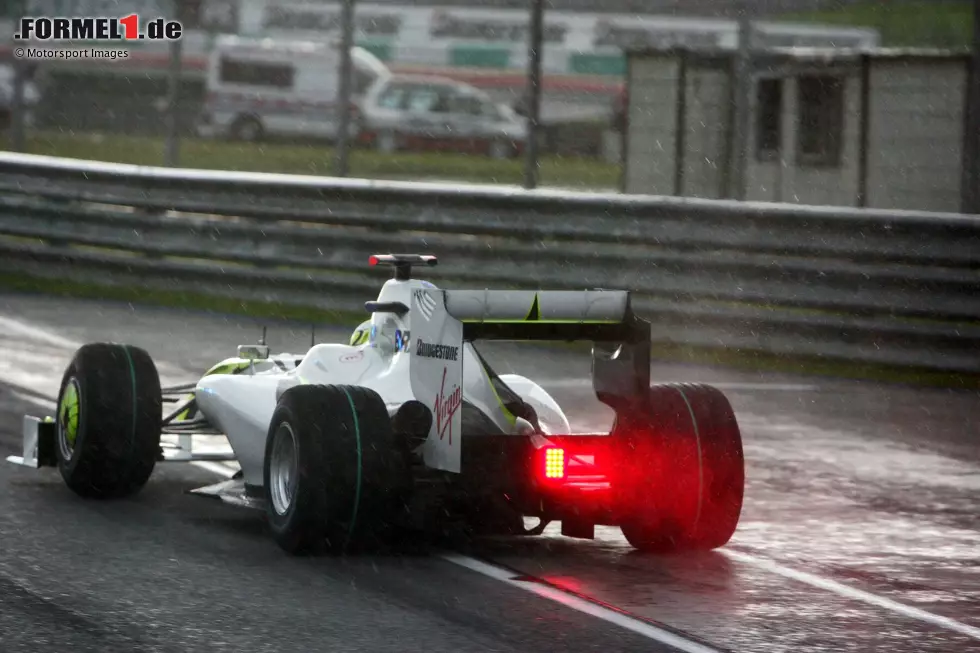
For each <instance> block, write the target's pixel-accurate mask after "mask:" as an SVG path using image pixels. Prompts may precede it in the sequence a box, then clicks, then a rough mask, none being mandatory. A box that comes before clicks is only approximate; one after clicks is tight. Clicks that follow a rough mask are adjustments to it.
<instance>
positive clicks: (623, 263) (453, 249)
mask: <svg viewBox="0 0 980 653" xmlns="http://www.w3.org/2000/svg"><path fill="white" fill-rule="evenodd" d="M384 251H420V252H426V253H433V254H436V255H438V256H439V257H440V265H439V267H437V268H433V269H432V270H426V274H427V276H428V278H430V279H431V280H432V281H433V282H435V283H437V284H440V285H444V286H447V287H469V288H484V287H501V288H507V287H511V288H555V289H577V288H621V289H629V290H632V291H634V293H635V306H636V309H637V311H638V312H640V313H641V314H644V315H645V316H646V317H649V318H650V319H652V320H653V323H654V329H653V338H654V341H655V342H659V343H671V344H675V345H688V346H696V347H718V348H726V349H740V350H747V351H755V352H766V353H776V354H792V355H801V356H821V357H827V358H831V359H843V360H847V361H852V362H866V363H883V364H894V365H902V366H916V367H925V368H932V369H937V370H946V371H959V372H980V216H972V215H956V214H930V213H922V212H910V211H883V210H856V209H844V208H836V207H833V208H831V207H811V206H795V205H775V204H755V203H734V202H719V201H709V200H694V199H679V198H665V197H652V196H636V195H619V194H595V193H569V192H565V191H561V192H558V191H549V190H536V191H524V190H517V189H511V188H506V187H494V186H465V185H455V186H449V185H437V184H416V183H400V182H376V181H366V180H352V179H330V178H320V177H301V176H291V175H272V174H253V173H229V172H220V171H201V170H184V169H172V168H147V167H138V166H129V165H119V164H107V163H98V162H84V161H77V160H73V159H57V158H51V157H38V156H30V155H20V154H12V153H0V261H2V263H0V267H2V268H5V269H7V270H16V271H18V272H21V273H24V274H38V275H52V274H57V275H63V274H71V275H72V276H73V277H75V278H79V277H81V278H85V279H89V280H97V281H101V282H109V283H126V284H133V283H135V284H140V285H145V286H154V287H167V288H176V289H185V288H193V289H194V290H196V291H200V292H212V293H220V294H224V295H230V296H235V297H240V298H259V299H272V300H276V301H280V302H285V303H295V304H305V305H311V306H317V307H323V308H335V309H336V308H339V309H351V310H363V302H364V301H365V300H366V299H370V298H372V297H373V296H374V295H376V293H377V291H378V289H379V287H380V283H381V281H382V280H381V279H380V278H378V276H377V273H376V272H375V271H373V270H370V269H367V268H366V266H365V261H366V257H367V255H368V254H370V253H374V252H384Z"/></svg>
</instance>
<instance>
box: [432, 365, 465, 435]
mask: <svg viewBox="0 0 980 653" xmlns="http://www.w3.org/2000/svg"><path fill="white" fill-rule="evenodd" d="M446 371H447V370H446V368H445V367H444V368H442V384H441V385H440V386H439V394H437V395H436V403H435V406H433V410H432V412H434V413H435V414H436V431H438V432H439V439H440V440H442V439H443V438H444V437H445V436H446V435H447V434H448V435H449V444H450V446H452V444H453V428H452V425H453V415H455V414H456V411H458V410H459V407H460V406H461V405H462V403H463V390H462V388H460V387H459V386H458V385H457V386H453V389H452V392H450V393H449V396H448V397H447V396H446Z"/></svg>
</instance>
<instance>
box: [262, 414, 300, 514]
mask: <svg viewBox="0 0 980 653" xmlns="http://www.w3.org/2000/svg"><path fill="white" fill-rule="evenodd" d="M273 437H274V439H273V441H272V454H271V455H270V457H269V486H270V487H269V490H270V495H271V499H272V508H273V510H275V511H276V514H279V515H285V514H286V513H287V512H288V511H289V508H290V506H292V505H293V498H294V497H295V496H296V485H297V483H298V481H299V473H298V467H299V457H298V456H297V449H298V447H297V446H296V434H295V433H294V432H293V427H292V426H290V425H289V423H288V422H283V423H282V424H280V425H279V428H278V429H276V434H275V436H273Z"/></svg>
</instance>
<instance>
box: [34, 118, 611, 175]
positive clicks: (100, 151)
mask: <svg viewBox="0 0 980 653" xmlns="http://www.w3.org/2000/svg"><path fill="white" fill-rule="evenodd" d="M26 152H28V153H30V154H44V155H48V156H59V157H67V158H71V159H86V160H93V161H108V162H111V163H130V164H135V165H146V166H156V165H163V160H164V159H163V153H164V142H163V139H160V138H153V137H149V136H128V135H120V134H88V133H85V134H83V133H71V132H49V131H39V132H34V133H32V134H30V137H29V138H28V141H27V144H26ZM180 165H181V166H182V167H187V168H200V169H206V170H233V171H242V172H275V173H285V174H299V175H324V176H329V175H331V174H333V165H334V162H333V150H332V149H331V148H329V147H328V146H326V145H301V144H284V143H275V144H268V143H261V144H253V143H234V142H229V141H221V140H208V139H192V138H186V139H183V140H182V141H181V144H180ZM350 166H351V174H352V176H354V177H365V178H369V179H408V178H411V179H416V180H418V179H440V180H442V179H444V180H454V181H472V182H480V183H498V184H519V183H521V181H522V179H523V174H524V173H523V166H524V163H523V160H521V159H513V160H503V161H498V160H495V159H490V158H487V157H480V156H468V155H464V154H453V153H429V152H423V153H419V152H404V153H397V154H381V153H378V152H374V151H370V150H354V152H352V155H351V161H350ZM540 174H541V179H542V181H543V183H545V184H547V185H553V186H563V187H569V188H572V187H580V188H584V189H604V188H606V189H612V188H616V187H617V186H618V183H619V174H620V169H619V166H618V165H613V164H609V163H604V162H602V161H597V160H594V159H586V158H571V157H544V158H543V159H542V161H541V172H540Z"/></svg>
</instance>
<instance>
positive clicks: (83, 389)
mask: <svg viewBox="0 0 980 653" xmlns="http://www.w3.org/2000/svg"><path fill="white" fill-rule="evenodd" d="M56 421H57V430H56V446H55V455H56V456H57V460H58V470H59V471H60V472H61V476H62V478H64V480H65V483H66V484H67V485H68V487H69V488H71V489H72V490H73V491H74V492H75V493H76V494H79V495H80V496H83V497H87V498H100V499H111V498H122V497H127V496H131V495H133V494H136V493H137V492H139V490H140V489H141V488H142V487H143V486H144V485H145V484H146V482H147V480H149V478H150V474H152V473H153V468H154V466H155V465H156V460H157V457H158V456H159V453H160V432H161V430H162V428H163V427H162V422H163V399H162V395H161V393H160V377H159V375H158V373H157V369H156V366H155V365H154V364H153V360H152V359H151V358H150V355H149V354H148V353H146V351H144V350H142V349H140V348H138V347H132V346H129V345H117V344H105V343H96V344H89V345H85V346H83V347H82V348H80V349H79V350H78V351H77V352H76V353H75V357H74V358H73V359H72V362H71V364H70V365H69V366H68V369H67V370H65V374H64V377H63V378H62V381H61V389H60V390H59V392H58V416H57V420H56Z"/></svg>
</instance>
